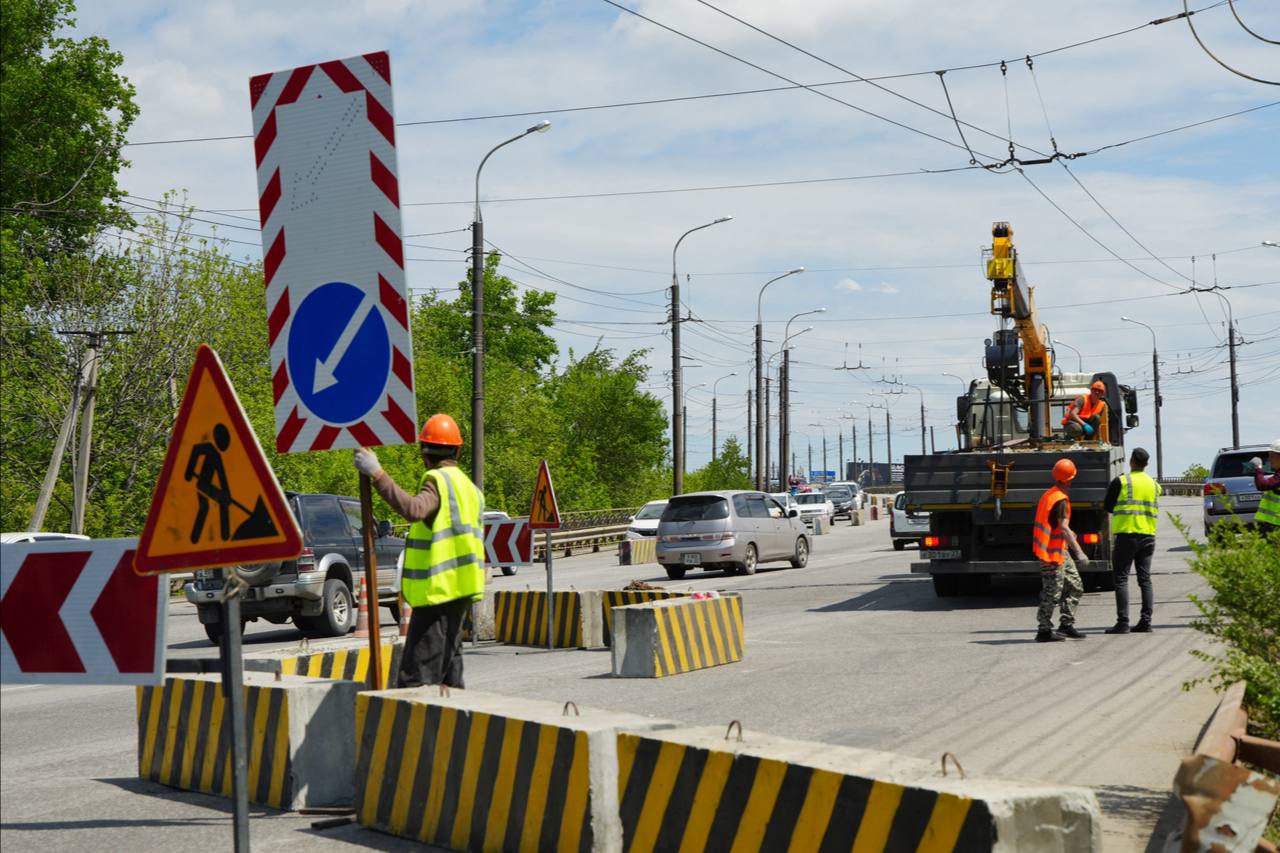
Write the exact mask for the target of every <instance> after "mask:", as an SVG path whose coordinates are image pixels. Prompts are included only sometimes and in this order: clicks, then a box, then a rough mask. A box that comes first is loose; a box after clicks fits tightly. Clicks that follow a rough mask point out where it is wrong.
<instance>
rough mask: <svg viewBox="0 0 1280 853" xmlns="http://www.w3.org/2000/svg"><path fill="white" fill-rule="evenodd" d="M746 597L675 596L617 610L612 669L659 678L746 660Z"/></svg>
mask: <svg viewBox="0 0 1280 853" xmlns="http://www.w3.org/2000/svg"><path fill="white" fill-rule="evenodd" d="M745 641H746V633H745V630H744V627H743V621H742V597H741V596H739V595H724V596H721V597H719V598H704V599H695V598H672V599H667V600H665V601H652V602H649V603H647V604H632V605H630V606H627V607H617V608H614V611H613V674H614V675H615V676H620V677H623V678H661V677H663V676H667V675H676V674H677V673H681V672H690V671H692V670H695V669H705V668H707V667H711V666H719V665H720V664H726V663H735V662H737V661H740V660H742V655H743V653H744V651H745Z"/></svg>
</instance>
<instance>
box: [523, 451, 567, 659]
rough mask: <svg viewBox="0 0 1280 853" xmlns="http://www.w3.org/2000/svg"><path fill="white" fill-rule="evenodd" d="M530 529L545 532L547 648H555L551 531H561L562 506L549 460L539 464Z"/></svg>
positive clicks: (531, 506) (531, 508) (543, 543)
mask: <svg viewBox="0 0 1280 853" xmlns="http://www.w3.org/2000/svg"><path fill="white" fill-rule="evenodd" d="M529 528H530V529H532V530H541V531H543V534H542V535H543V539H542V548H543V559H544V560H545V561H546V567H547V648H548V649H553V648H555V630H556V604H555V596H554V595H553V594H552V593H553V591H554V588H555V587H554V584H553V582H552V579H551V560H552V556H551V531H552V530H559V529H560V505H559V504H557V503H556V490H555V487H554V486H552V485H551V469H550V468H548V467H547V460H545V459H543V460H542V462H540V463H539V464H538V479H537V480H535V481H534V484H533V500H532V501H531V502H530V506H529Z"/></svg>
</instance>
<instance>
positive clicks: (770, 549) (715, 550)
mask: <svg viewBox="0 0 1280 853" xmlns="http://www.w3.org/2000/svg"><path fill="white" fill-rule="evenodd" d="M809 549H810V541H809V535H808V533H807V532H806V530H805V527H804V524H802V523H801V522H800V518H799V511H798V510H797V509H795V508H792V509H790V510H786V509H783V506H782V504H780V503H778V502H777V501H776V500H775V499H774V498H773V497H772V496H770V495H766V494H764V493H762V492H743V491H726V492H694V493H692V494H687V495H679V496H677V497H674V498H671V500H670V501H669V502H668V503H667V508H666V509H665V510H663V512H662V518H661V520H660V521H659V522H658V545H657V549H656V550H657V552H658V562H659V563H660V564H662V567H663V568H664V569H666V571H667V577H669V578H671V579H672V580H677V581H678V580H681V579H682V578H684V576H685V572H687V571H688V570H689V569H691V568H702V569H704V570H705V569H724V570H725V572H726V573H727V574H733V573H734V572H737V573H739V574H744V575H751V574H755V571H756V566H757V565H758V564H759V563H764V562H772V561H774V560H789V561H790V562H791V565H792V566H794V567H795V568H797V569H802V568H804V566H805V565H806V564H807V563H808V562H809Z"/></svg>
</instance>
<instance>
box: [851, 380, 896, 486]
mask: <svg viewBox="0 0 1280 853" xmlns="http://www.w3.org/2000/svg"><path fill="white" fill-rule="evenodd" d="M849 402H850V404H851V405H854V406H862V407H864V408H865V409H866V410H867V471H868V472H870V475H871V476H870V483H869V485H875V482H876V451H875V445H874V443H873V442H874V441H875V435H876V433H875V427H873V426H872V424H871V410H872V409H884V413H885V423H886V425H887V424H888V415H889V407H888V406H884V405H880V404H877V403H867V402H863V401H862V400H850V401H849ZM885 432H886V434H887V433H888V430H887V429H886V430H885ZM890 477H892V470H890Z"/></svg>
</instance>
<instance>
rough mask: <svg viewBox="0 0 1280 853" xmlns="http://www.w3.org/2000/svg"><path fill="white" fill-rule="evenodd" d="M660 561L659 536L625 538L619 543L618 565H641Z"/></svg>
mask: <svg viewBox="0 0 1280 853" xmlns="http://www.w3.org/2000/svg"><path fill="white" fill-rule="evenodd" d="M656 562H658V541H657V537H654V538H651V539H624V540H622V541H621V542H619V543H618V565H619V566H639V565H643V564H645V563H656Z"/></svg>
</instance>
